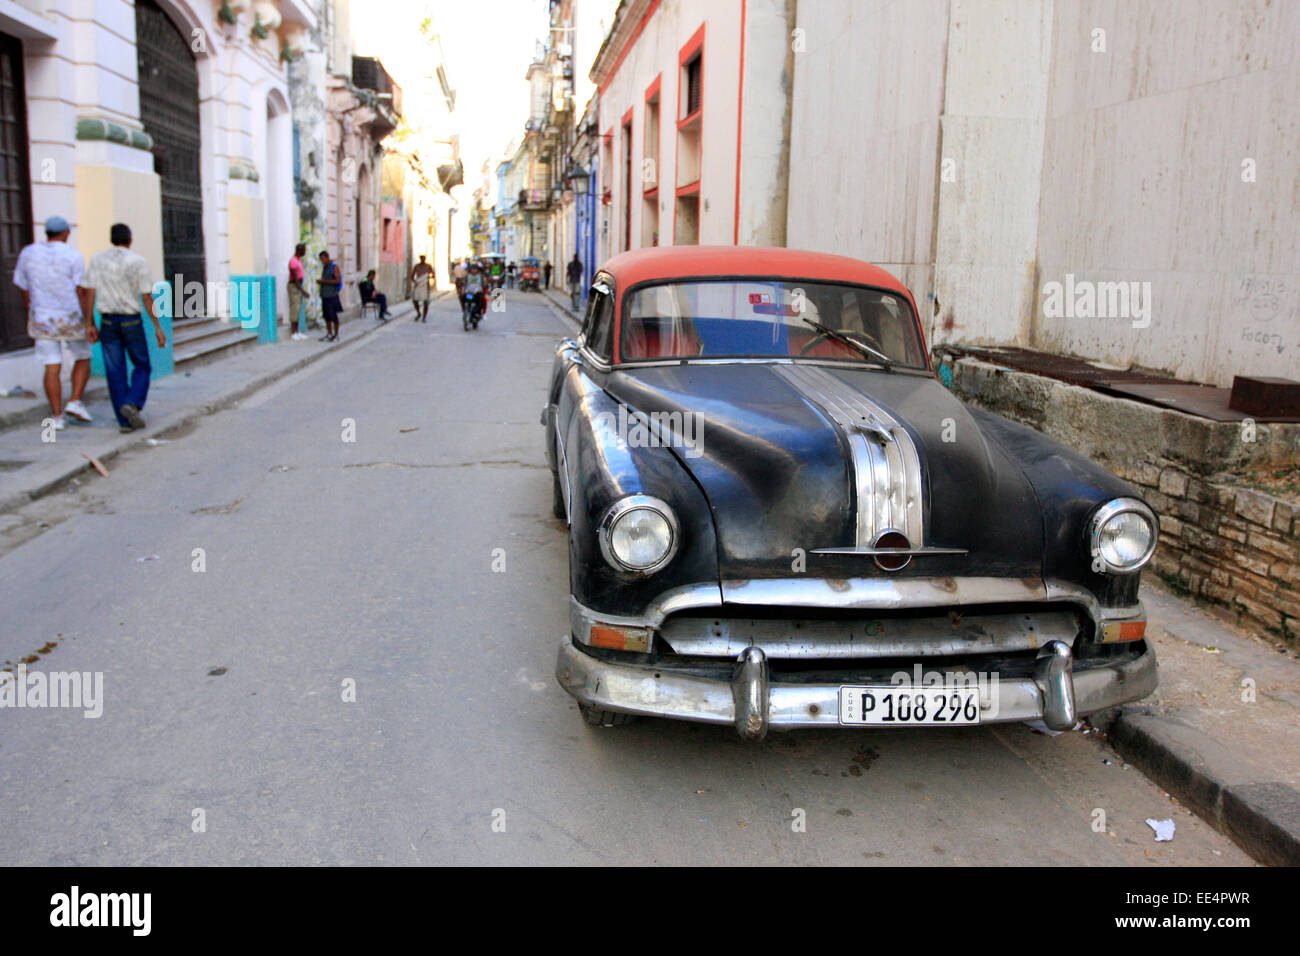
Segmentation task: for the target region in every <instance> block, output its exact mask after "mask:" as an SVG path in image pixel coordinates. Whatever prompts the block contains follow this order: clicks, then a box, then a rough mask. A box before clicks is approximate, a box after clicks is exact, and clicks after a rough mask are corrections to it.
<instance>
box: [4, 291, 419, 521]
mask: <svg viewBox="0 0 1300 956" xmlns="http://www.w3.org/2000/svg"><path fill="white" fill-rule="evenodd" d="M413 314H414V312H413V308H412V306H411V304H410V302H409V301H407V302H401V303H398V304H396V305H394V306H393V317H392V319H390V320H389V322H388V323H386V324H381V323H377V322H375V321H374V319H373V318H369V319H361V318H360V317H356V318H351V319H345V320H344V321H343V322H342V323H341V324H340V326H339V341H338V342H337V343H334V344H327V343H325V342H321V341H319V337H320V335H321V334H322V331H321V330H318V331H316V332H315V333H314V334H312V335H311V337H310V338H308V339H307V341H305V342H294V341H291V340H289V339H288V338H287V337H285V338H282V339H281V340H280V341H278V342H276V343H274V344H267V345H259V346H256V347H255V348H252V349H249V350H247V351H244V352H240V353H238V354H236V355H232V356H230V357H229V358H224V359H221V360H219V361H216V362H213V363H210V364H208V365H202V366H200V367H198V368H196V369H194V370H193V371H188V372H177V373H176V374H174V375H169V376H167V377H166V378H163V379H159V380H158V381H156V382H153V383H151V384H150V386H149V400H148V403H147V404H146V406H145V408H144V417H145V421H146V422H147V423H148V426H149V427H147V428H145V429H143V430H141V431H134V432H129V433H127V434H122V433H121V432H119V431H118V425H117V419H116V418H115V417H114V416H113V409H112V406H111V405H110V404H109V401H108V394H107V388H106V387H105V385H104V383H103V380H102V379H100V380H98V381H97V380H95V379H91V385H90V387H89V388H87V389H86V399H85V403H86V408H87V410H88V411H89V412H90V414H91V415H92V416H93V417H94V419H95V421H94V423H93V424H90V425H79V424H76V423H74V422H72V421H71V420H69V422H68V425H67V427H66V428H64V429H63V430H62V431H59V432H55V433H54V435H55V440H54V441H53V442H44V441H42V440H41V438H42V431H43V429H42V427H41V424H40V422H39V421H37V422H35V423H32V422H31V421H30V418H31V414H30V411H31V410H30V408H28V407H27V406H31V405H32V404H33V403H36V404H39V405H40V406H41V407H42V408H44V409H45V410H46V411H47V412H48V408H49V406H48V405H47V404H46V402H45V396H44V395H43V394H42V395H39V396H38V397H37V398H36V399H26V400H23V399H0V428H3V430H0V514H4V513H6V512H9V511H12V510H14V509H15V508H18V507H21V506H22V505H23V504H25V503H27V502H28V501H31V500H33V499H35V498H39V497H41V496H43V495H46V494H48V493H49V492H51V491H53V490H55V489H57V488H58V487H59V486H60V485H62V484H63V483H64V482H66V481H68V480H69V479H72V478H74V477H77V476H79V475H81V476H84V475H86V474H87V473H89V474H90V475H92V476H93V475H94V472H93V470H91V465H90V462H89V461H87V459H86V457H85V456H86V455H90V456H93V457H94V458H97V459H98V460H99V461H100V462H102V463H104V464H106V465H107V464H108V463H109V462H110V461H111V460H112V459H113V458H114V457H116V456H117V455H119V454H121V453H122V452H123V451H126V450H127V449H130V448H133V447H135V446H137V445H141V444H144V443H146V442H148V441H150V440H151V439H156V438H158V437H159V436H161V435H163V433H165V432H167V431H168V430H170V429H174V428H177V427H180V426H182V425H188V424H190V423H191V422H193V421H196V420H198V419H200V418H202V417H204V416H206V415H210V414H212V413H213V412H217V411H221V410H222V409H225V408H230V407H232V406H234V405H237V404H238V403H239V402H240V401H241V400H243V399H244V398H246V397H248V396H249V395H252V394H253V393H254V392H256V391H258V390H259V389H262V388H265V387H266V386H267V385H270V384H271V383H272V382H275V381H277V380H278V379H281V378H284V377H285V376H286V375H289V374H291V373H292V372H296V371H298V370H299V369H301V368H305V367H307V366H308V365H311V364H312V363H314V362H316V361H319V360H320V359H323V358H324V357H325V356H327V355H333V354H335V353H336V352H338V350H339V349H346V348H348V347H349V346H350V345H351V344H353V343H355V342H357V341H358V340H360V339H362V338H365V337H366V336H367V335H369V334H370V333H371V332H374V331H375V330H376V329H380V328H387V327H389V326H391V325H394V324H396V323H398V322H401V321H403V320H405V321H410V317H411V316H412V315H413ZM64 398H65V399H66V398H67V395H66V392H65V395H64ZM20 406H21V407H20ZM6 421H8V422H11V423H14V424H13V427H7V428H6V427H4V423H5V422H6Z"/></svg>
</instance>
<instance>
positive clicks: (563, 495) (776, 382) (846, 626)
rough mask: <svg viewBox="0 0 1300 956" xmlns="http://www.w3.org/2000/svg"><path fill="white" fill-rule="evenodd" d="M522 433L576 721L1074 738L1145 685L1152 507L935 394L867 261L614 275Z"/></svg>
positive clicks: (913, 336)
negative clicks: (546, 500) (542, 446)
mask: <svg viewBox="0 0 1300 956" xmlns="http://www.w3.org/2000/svg"><path fill="white" fill-rule="evenodd" d="M542 423H543V424H544V425H545V427H546V455H547V460H548V462H549V463H550V466H551V468H552V470H553V472H554V478H555V480H554V510H555V515H556V517H558V518H562V519H564V520H565V521H566V522H567V524H568V530H569V570H570V592H571V594H570V602H569V606H570V617H571V630H570V634H569V635H568V636H566V637H565V638H564V639H563V641H562V643H561V646H560V651H559V659H558V661H557V663H556V677H557V678H558V680H559V682H560V684H561V686H563V687H564V689H565V690H567V691H568V692H569V693H570V694H572V695H573V696H574V697H576V698H577V700H578V702H579V705H580V707H581V710H582V713H583V715H584V716H585V717H586V719H587V720H588V721H589V722H591V723H594V724H599V725H604V726H612V725H615V724H619V723H623V722H625V721H626V720H629V719H631V717H632V716H633V715H638V714H640V715H651V716H658V717H672V718H679V719H684V720H693V721H702V722H706V723H716V724H731V725H733V726H735V727H736V729H737V730H738V731H739V732H740V734H741V735H742V736H744V737H746V738H751V739H758V738H761V737H763V736H764V735H765V734H766V732H767V731H768V729H774V730H784V729H790V728H799V727H835V726H850V727H874V726H885V727H889V726H911V725H925V726H948V725H969V724H980V723H993V722H1006V721H1035V720H1041V721H1042V722H1043V723H1045V724H1046V726H1047V727H1049V728H1052V729H1054V730H1067V729H1070V728H1073V727H1076V726H1077V725H1078V721H1079V718H1080V717H1082V716H1084V715H1086V714H1089V713H1093V712H1096V711H1098V710H1102V709H1104V708H1108V707H1113V706H1115V705H1118V704H1122V703H1125V702H1128V701H1133V700H1137V699H1140V698H1142V697H1145V696H1146V695H1147V694H1150V693H1151V691H1152V690H1154V689H1155V686H1156V662H1155V655H1154V653H1153V651H1152V649H1151V647H1150V646H1149V645H1148V643H1147V642H1146V640H1145V632H1146V618H1145V614H1144V612H1143V609H1142V605H1141V603H1140V601H1139V600H1138V583H1139V578H1140V573H1139V572H1140V569H1141V568H1142V567H1143V565H1145V564H1146V563H1147V561H1148V560H1149V559H1150V557H1151V555H1152V552H1153V551H1154V550H1155V546H1156V535H1157V522H1156V518H1155V515H1154V514H1153V513H1152V511H1151V509H1150V508H1149V507H1148V506H1147V505H1146V504H1145V503H1144V502H1143V501H1142V500H1141V499H1140V498H1139V497H1138V495H1137V494H1136V493H1135V491H1134V490H1133V489H1132V488H1131V487H1130V486H1128V485H1127V484H1125V483H1124V482H1122V481H1120V480H1119V479H1118V478H1116V477H1115V476H1114V475H1112V474H1110V473H1109V472H1107V471H1106V470H1104V469H1103V468H1100V467H1099V466H1097V465H1096V464H1094V463H1092V462H1091V461H1089V460H1087V459H1086V458H1083V457H1081V456H1080V455H1078V454H1076V453H1075V452H1073V451H1071V450H1070V449H1068V448H1065V447H1062V446H1061V445H1058V444H1056V443H1054V442H1052V441H1050V440H1048V439H1046V438H1044V437H1043V436H1042V435H1040V434H1038V433H1037V432H1034V431H1032V430H1031V429H1028V428H1025V427H1023V426H1020V425H1017V424H1014V423H1012V422H1009V421H1007V420H1005V419H1003V418H1000V417H998V416H996V415H992V414H989V413H987V412H984V411H981V410H979V409H975V408H970V407H967V406H965V405H963V404H962V403H961V402H959V401H958V400H957V399H956V398H954V396H953V395H952V393H951V392H950V391H948V389H946V388H945V387H944V386H943V385H942V384H941V383H940V382H939V381H938V380H937V379H936V377H935V375H934V372H933V370H932V368H931V366H930V361H929V356H928V353H927V350H926V347H925V342H924V338H923V335H922V330H921V326H920V323H919V321H918V318H917V313H916V306H915V303H914V302H913V300H912V296H911V294H910V293H909V292H908V290H907V289H906V288H904V286H903V285H902V284H901V283H900V282H899V281H898V280H897V279H895V278H894V277H893V276H891V275H889V274H888V273H886V272H884V271H882V270H880V269H878V268H875V267H873V266H871V265H868V264H866V263H863V262H859V261H857V260H854V259H848V258H844V257H840V256H829V255H821V254H814V253H806V252H797V251H794V250H788V249H762V248H743V247H716V248H713V247H679V248H654V249H646V250H640V251H635V252H628V253H624V254H622V255H619V256H616V257H615V258H613V259H611V260H610V261H609V263H608V264H607V265H606V266H605V267H604V268H603V269H602V270H601V271H600V272H599V273H598V274H597V276H596V279H595V282H594V284H593V287H592V290H591V296H590V301H589V304H588V309H587V313H586V317H585V319H584V322H583V327H582V331H581V334H580V335H579V336H578V338H577V339H576V340H566V341H564V342H562V343H561V344H560V346H559V349H558V351H557V352H556V357H555V364H554V368H553V372H552V375H551V382H550V392H549V398H548V400H547V404H546V407H545V409H544V410H543V413H542Z"/></svg>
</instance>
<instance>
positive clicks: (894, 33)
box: [786, 0, 949, 324]
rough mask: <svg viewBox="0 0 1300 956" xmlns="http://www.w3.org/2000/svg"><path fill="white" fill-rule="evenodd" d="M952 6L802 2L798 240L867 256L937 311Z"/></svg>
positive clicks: (792, 225) (796, 142)
mask: <svg viewBox="0 0 1300 956" xmlns="http://www.w3.org/2000/svg"><path fill="white" fill-rule="evenodd" d="M948 14H949V10H948V3H947V2H946V0H921V2H897V0H858V2H853V3H849V2H845V0H836V2H832V0H799V3H798V6H797V9H796V24H795V26H796V29H798V30H801V31H802V34H801V36H802V39H803V42H804V47H803V49H802V50H801V51H799V52H796V53H795V55H794V90H793V100H792V107H791V133H790V200H789V208H788V213H787V220H786V223H787V227H786V243H787V244H788V245H789V246H791V247H795V248H800V249H813V250H817V251H821V252H835V253H840V254H844V255H851V256H857V257H859V258H862V259H866V260H868V261H871V262H875V263H876V264H878V265H880V266H882V267H883V268H885V269H888V270H889V271H890V272H892V273H893V274H894V275H896V276H898V277H899V278H900V279H901V280H902V281H903V282H904V283H906V284H907V285H908V287H909V288H910V289H911V290H912V294H913V295H914V296H915V297H916V300H917V305H918V308H920V310H921V313H922V319H923V321H925V322H926V323H927V324H928V323H929V322H930V318H931V313H932V307H931V306H932V300H931V298H930V294H931V290H932V287H933V280H934V243H935V222H936V211H937V196H936V191H937V177H938V174H939V117H940V115H941V114H942V112H943V108H944V106H943V104H944V62H945V60H946V56H947V53H946V50H947V45H948V35H949V28H948V20H949V16H948Z"/></svg>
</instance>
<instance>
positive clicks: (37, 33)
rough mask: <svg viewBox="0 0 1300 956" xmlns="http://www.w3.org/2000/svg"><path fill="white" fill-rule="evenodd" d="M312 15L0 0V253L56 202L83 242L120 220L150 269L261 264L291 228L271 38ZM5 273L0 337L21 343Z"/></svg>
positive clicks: (284, 98) (283, 38) (282, 4)
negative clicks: (0, 139) (0, 160)
mask: <svg viewBox="0 0 1300 956" xmlns="http://www.w3.org/2000/svg"><path fill="white" fill-rule="evenodd" d="M317 28H318V23H317V15H316V12H315V11H314V10H313V9H312V7H311V6H309V5H308V4H306V3H304V2H302V0H279V2H271V0H258V2H255V3H254V2H250V0H230V2H228V3H225V4H220V3H213V2H211V0H135V2H131V0H94V2H92V0H46V2H40V0H21V2H20V0H0V54H2V55H0V61H2V62H0V74H2V76H3V80H2V81H0V82H3V85H4V87H5V90H6V94H7V95H6V96H5V97H4V98H3V111H2V114H0V125H3V127H4V131H5V136H4V142H5V153H6V155H5V161H4V164H3V166H4V169H3V176H4V183H3V185H2V186H0V188H3V189H4V191H5V192H6V193H7V194H8V196H9V197H10V202H9V203H7V204H6V212H5V222H4V227H5V228H4V229H3V230H0V232H3V234H4V242H3V248H0V267H2V268H4V269H5V270H7V272H8V274H9V275H12V269H13V262H14V259H15V258H16V255H17V252H18V250H19V249H20V248H21V246H22V245H25V244H26V243H28V242H31V241H33V240H34V239H36V238H38V234H39V233H40V232H41V230H40V224H41V223H43V222H44V221H45V219H47V218H48V217H50V216H52V215H60V216H63V217H64V218H65V219H67V220H68V221H69V223H71V224H72V227H73V233H72V238H71V242H72V244H73V245H74V247H75V248H77V249H78V250H79V251H80V252H81V253H82V255H83V256H86V257H89V256H91V255H93V254H94V253H96V252H99V251H101V250H103V249H105V248H107V247H108V246H109V241H108V230H109V226H110V225H111V224H112V223H114V222H119V221H120V222H126V223H127V224H129V225H130V226H131V227H132V230H133V233H134V236H135V243H134V248H135V249H136V250H137V251H139V252H140V253H141V254H142V255H143V256H144V257H145V258H146V259H147V260H148V262H149V264H150V266H151V268H152V269H153V271H154V274H155V275H156V276H157V278H158V279H164V278H165V279H166V280H167V281H169V282H174V281H176V280H177V277H180V281H181V282H182V283H183V284H184V285H186V286H188V285H190V284H192V283H199V284H201V285H206V284H208V283H230V282H232V281H239V280H240V278H241V277H258V276H262V275H264V274H265V273H266V272H267V271H268V254H267V250H268V247H269V246H270V245H271V243H272V242H273V241H275V239H277V238H278V237H280V236H281V235H282V234H287V235H289V236H292V235H293V233H294V232H295V231H296V230H295V228H294V215H295V209H294V203H293V185H292V184H293V169H292V160H293V146H292V124H291V120H290V115H289V114H290V97H289V85H288V77H287V73H286V69H285V64H284V60H283V58H282V51H283V49H284V48H285V46H286V44H287V43H288V38H289V37H290V36H294V35H298V34H306V33H309V32H310V31H314V30H316V29H317ZM3 286H4V290H3V293H0V309H2V310H3V312H2V315H0V350H7V351H8V350H15V349H22V348H26V347H27V346H29V345H30V342H29V341H28V339H27V337H26V319H25V316H24V315H23V314H22V307H21V300H19V299H18V298H17V296H16V292H15V290H13V289H12V287H11V283H9V282H7V281H6V282H5V283H3Z"/></svg>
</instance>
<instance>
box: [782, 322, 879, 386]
mask: <svg viewBox="0 0 1300 956" xmlns="http://www.w3.org/2000/svg"><path fill="white" fill-rule="evenodd" d="M799 321H800V322H803V323H804V324H806V325H810V326H812V327H813V328H814V329H816V330H817V331H818V332H820V333H821V334H822V335H824V336H826V337H827V338H831V339H834V340H835V341H837V342H843V343H844V344H845V345H847V346H848V347H849V348H851V349H853V350H854V351H856V352H857V353H858V354H859V355H861V356H863V357H864V358H874V359H877V360H878V361H879V362H880V364H881V366H882V367H883V368H884V369H885V371H886V372H892V371H893V370H894V360H893V359H891V358H890V357H889V356H888V355H886V354H885V353H883V352H877V351H876V350H875V349H873V348H872V347H871V346H870V345H868V344H867V343H866V342H859V341H858V340H857V339H855V338H851V337H850V336H848V335H846V334H844V333H843V332H841V331H839V330H838V329H832V328H831V327H830V326H828V325H822V324H821V323H820V322H814V321H813V320H812V319H810V318H807V317H806V316H802V315H801V316H799Z"/></svg>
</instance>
